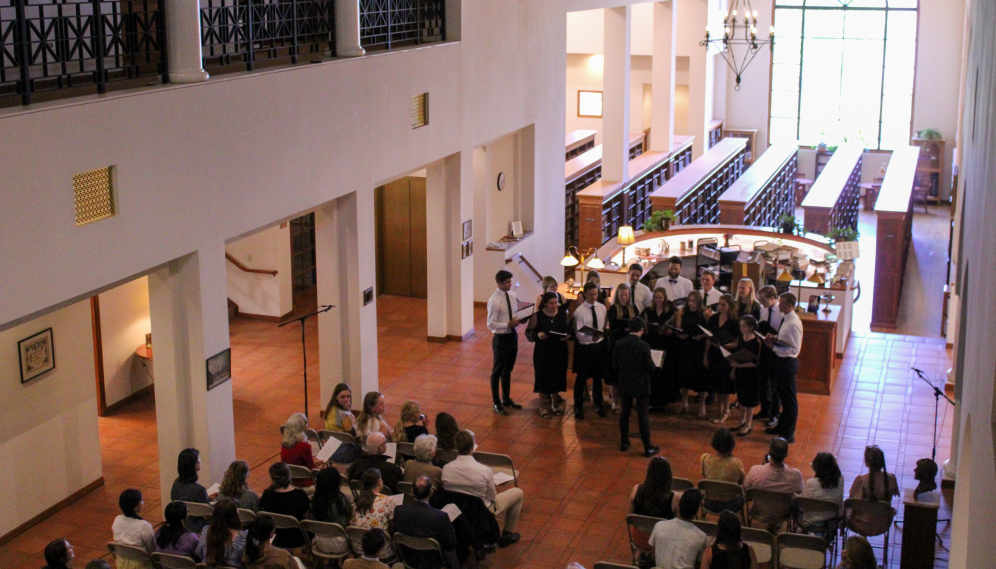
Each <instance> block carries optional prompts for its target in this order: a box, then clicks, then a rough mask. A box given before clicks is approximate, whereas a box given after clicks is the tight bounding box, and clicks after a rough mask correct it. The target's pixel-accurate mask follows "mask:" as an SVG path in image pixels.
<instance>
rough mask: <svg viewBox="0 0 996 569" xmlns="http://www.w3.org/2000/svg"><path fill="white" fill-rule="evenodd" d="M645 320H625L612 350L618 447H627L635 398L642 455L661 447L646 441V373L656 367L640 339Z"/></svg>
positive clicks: (649, 372)
mask: <svg viewBox="0 0 996 569" xmlns="http://www.w3.org/2000/svg"><path fill="white" fill-rule="evenodd" d="M646 329H647V323H646V322H645V321H644V320H643V318H639V317H637V318H631V319H630V320H629V335H628V336H626V337H625V338H623V339H622V340H619V341H618V342H616V346H615V350H614V351H613V352H612V368H613V370H614V371H615V372H616V373H618V377H619V382H618V385H616V392H617V393H618V394H619V397H620V399H621V401H622V412H621V413H620V414H619V433H620V434H621V435H622V444H621V445H620V446H619V450H621V451H623V452H626V451H627V450H629V446H630V445H629V413H630V411H631V410H632V409H633V401H634V400H635V401H636V420H637V423H639V425H640V438H641V439H643V449H644V451H643V455H644V456H647V457H651V456H654V455H655V454H657V453H658V452H660V450H661V449H659V448H657V447H655V446H653V445H651V444H650V419H649V418H648V416H647V406H648V404H649V402H650V374H651V373H652V372H653V371H654V369H655V368H656V367H657V366H655V365H654V359H653V358H652V357H651V356H650V345H649V344H647V343H646V342H644V341H643V333H644V332H645V331H646Z"/></svg>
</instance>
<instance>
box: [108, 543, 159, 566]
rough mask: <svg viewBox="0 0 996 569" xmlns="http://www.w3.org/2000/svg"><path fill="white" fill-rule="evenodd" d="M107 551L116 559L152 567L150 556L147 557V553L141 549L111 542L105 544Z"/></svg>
mask: <svg viewBox="0 0 996 569" xmlns="http://www.w3.org/2000/svg"><path fill="white" fill-rule="evenodd" d="M107 549H109V550H110V551H111V553H113V554H114V557H115V558H116V559H125V560H127V561H134V562H137V563H143V564H145V565H152V556H151V555H149V552H148V551H146V550H145V549H143V548H141V547H135V546H134V545H125V544H123V543H117V542H114V541H111V542H109V543H108V544H107Z"/></svg>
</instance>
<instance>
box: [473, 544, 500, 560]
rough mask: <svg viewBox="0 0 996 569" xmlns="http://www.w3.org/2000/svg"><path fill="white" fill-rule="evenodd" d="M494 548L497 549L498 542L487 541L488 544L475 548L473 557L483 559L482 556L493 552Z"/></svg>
mask: <svg viewBox="0 0 996 569" xmlns="http://www.w3.org/2000/svg"><path fill="white" fill-rule="evenodd" d="M496 549H498V544H495V543H489V544H488V545H485V546H484V547H481V548H480V549H478V550H475V551H474V557H476V558H477V560H478V561H484V558H485V557H487V556H488V554H490V553H494V551H495V550H496Z"/></svg>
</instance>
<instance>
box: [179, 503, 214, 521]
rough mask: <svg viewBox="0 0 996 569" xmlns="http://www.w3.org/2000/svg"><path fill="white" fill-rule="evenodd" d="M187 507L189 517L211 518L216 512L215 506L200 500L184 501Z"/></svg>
mask: <svg viewBox="0 0 996 569" xmlns="http://www.w3.org/2000/svg"><path fill="white" fill-rule="evenodd" d="M183 505H184V506H186V507H187V517H188V518H210V517H211V516H212V515H213V514H214V506H212V505H211V504H202V503H200V502H183Z"/></svg>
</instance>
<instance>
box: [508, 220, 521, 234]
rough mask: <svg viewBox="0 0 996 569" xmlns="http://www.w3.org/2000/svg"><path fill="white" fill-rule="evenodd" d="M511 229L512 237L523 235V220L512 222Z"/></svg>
mask: <svg viewBox="0 0 996 569" xmlns="http://www.w3.org/2000/svg"><path fill="white" fill-rule="evenodd" d="M509 231H511V233H512V237H522V222H521V221H513V222H512V223H511V224H510V227H509Z"/></svg>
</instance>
